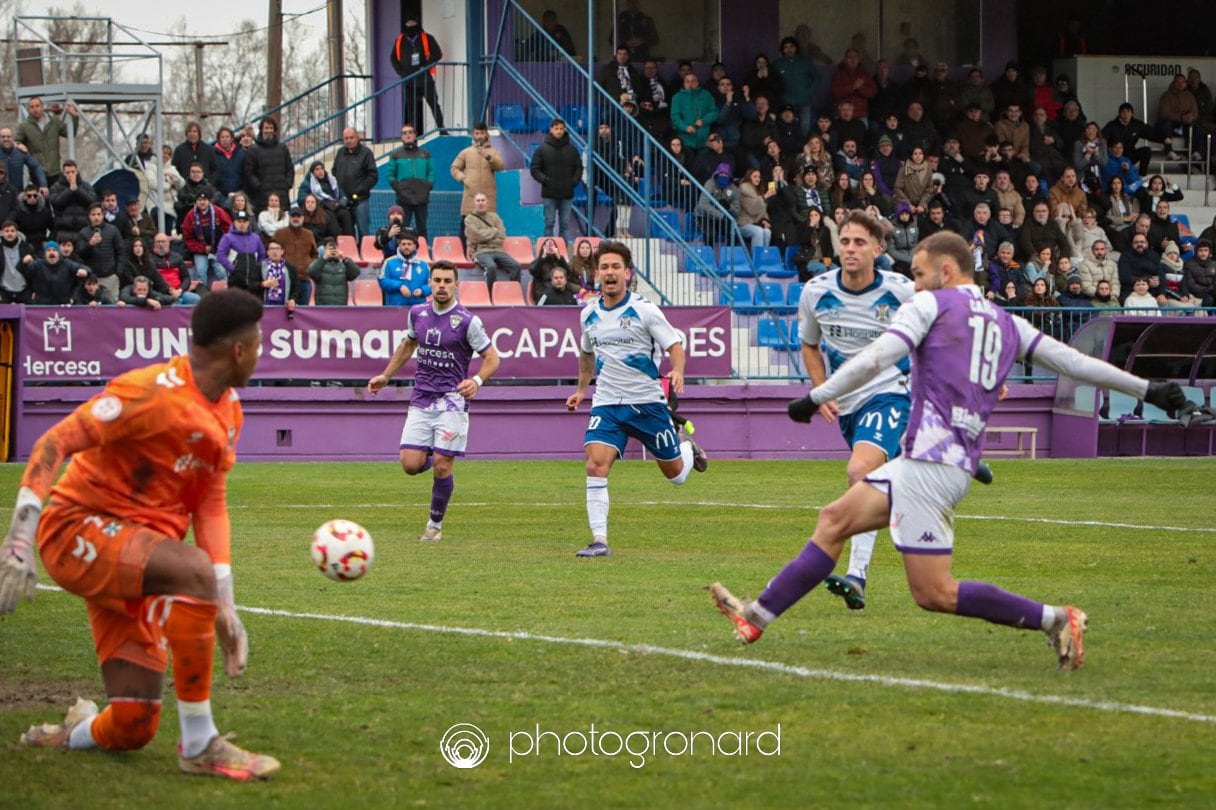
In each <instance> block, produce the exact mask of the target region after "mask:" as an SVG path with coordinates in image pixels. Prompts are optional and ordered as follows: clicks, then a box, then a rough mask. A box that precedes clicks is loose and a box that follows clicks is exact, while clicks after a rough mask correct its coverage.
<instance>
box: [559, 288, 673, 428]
mask: <svg viewBox="0 0 1216 810" xmlns="http://www.w3.org/2000/svg"><path fill="white" fill-rule="evenodd" d="M579 320H580V323H581V325H582V330H583V334H582V340H581V343H580V347H581V348H582V350H583V352H584V353H585V354H594V355H595V376H596V383H595V396H594V397H593V398H592V400H591V405H592V407H596V406H599V405H636V404H639V403H644V402H666V401H667V398H666V396H664V394H663V386H662V385H661V384H660V383H659V364H660V363H662V362H663V354H664V352H666V351H667V349H669V348H671V346H672V345H674V344H676V343H679V342H680V333H679V332H677V331H676V329H675V327H673V326H672V325H671V324H670V323H668V322H667V318H666V316H664V315H663V312H662V310H660V309H659V308H658V307H657V306H655V305H654V304H652V303H650V302H649V301H647V300H646V299H645V298H643V297H642V296H640V295H638V294H637V293H634V292H630V293H626V294H625V298H624V299H622V300H621V301H620V303H618V304H617V305H616V306H614V307H611V308H609V307H605V306H604V302H603V299H597V300H596V301H595V303H593V304H589V305H588V306H586V307H584V308H583V311H582V313H581V315H580V317H579Z"/></svg>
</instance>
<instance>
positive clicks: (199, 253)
mask: <svg viewBox="0 0 1216 810" xmlns="http://www.w3.org/2000/svg"><path fill="white" fill-rule="evenodd" d="M231 227H232V217H230V216H228V212H227V211H225V210H224V209H223V208H220V207H219V206H218V205H212V204H211V195H210V194H209V193H206V192H200V193H199V195H198V198H197V199H196V200H195V201H194V207H193V208H191V209H190V210H189V211H188V212H187V213H186V217H185V219H183V220H182V225H181V231H182V237H183V238H184V240H185V242H186V250H188V251H189V252H190V256H191V259H192V260H193V262H194V270H193V272H192V273H191V275H192V276H193V277H194V278H195V279H197V280H198V281H200V282H201V283H202V284H203V286H205V287H207V288H210V286H211V282H212V281H225V280H227V278H228V274H227V272H225V270H224V267H223V265H221V264H220V263H219V261H218V260H217V259H216V250H217V249H218V247H219V244H220V239H222V238H223V236H224V234H226V233H228V229H229V228H231Z"/></svg>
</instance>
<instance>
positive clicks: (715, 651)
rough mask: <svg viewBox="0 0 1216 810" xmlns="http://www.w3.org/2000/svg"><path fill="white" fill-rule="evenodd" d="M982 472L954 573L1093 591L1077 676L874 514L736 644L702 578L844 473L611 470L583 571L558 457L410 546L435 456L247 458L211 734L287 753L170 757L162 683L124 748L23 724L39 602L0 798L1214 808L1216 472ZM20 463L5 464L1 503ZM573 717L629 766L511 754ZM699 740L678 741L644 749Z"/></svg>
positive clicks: (1079, 594)
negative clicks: (466, 762) (233, 768)
mask: <svg viewBox="0 0 1216 810" xmlns="http://www.w3.org/2000/svg"><path fill="white" fill-rule="evenodd" d="M994 467H995V470H996V475H997V480H996V483H995V484H994V485H993V486H991V487H981V486H978V485H976V486H974V487H973V488H972V491H971V493H970V494H969V495H968V497H967V499H966V500H965V501H964V502H963V504H962V505H961V509H960V517H959V519H958V521H957V524H956V528H957V534H958V539H957V548H956V554H955V561H954V570H955V574H956V576H958V577H959V578H960V579H981V580H988V581H991V582H993V583H995V584H997V585H1000V586H1002V587H1004V588H1007V589H1009V590H1013V591H1017V592H1020V593H1023V594H1025V595H1027V596H1030V597H1031V598H1034V599H1038V600H1041V601H1045V602H1049V603H1054V604H1062V603H1065V602H1069V603H1074V604H1077V605H1079V606H1081V607H1083V608H1084V609H1085V610H1086V611H1088V613H1089V615H1090V633H1089V635H1088V636H1087V663H1086V665H1085V666H1084V667H1083V668H1082V669H1080V670H1078V671H1076V672H1071V673H1059V672H1056V671H1055V667H1054V659H1053V656H1052V653H1051V651H1050V650H1049V649H1048V648H1047V645H1046V643H1045V640H1044V636H1043V635H1042V634H1041V633H1039V632H1022V631H1015V630H1011V629H1008V628H1004V627H995V626H991V625H988V624H985V623H983V622H980V621H976V620H972V619H961V618H956V617H952V616H943V615H936V614H929V613H926V612H923V611H921V610H919V609H918V608H917V607H916V606H915V604H914V603H913V601H912V599H911V597H910V596H909V594H908V588H907V585H906V584H905V582H904V579H903V573H902V568H901V566H900V562H899V558H898V555H896V554H895V553H894V552H893V550H892V549H891V547H890V543H889V540H888V538H887V534H886V533H885V532H883V533H882V534H881V535H880V538H879V545H878V549H877V552H876V555H875V561H874V565H873V568H872V571H871V578H870V588H869V594H868V596H869V606H868V607H867V609H866V610H865V611H862V612H860V613H850V612H849V611H847V610H845V608H844V606H843V604H842V603H841V602H840V601H839V600H837V599H836V598H835V597H832V596H831V595H829V594H827V593H826V592H824V591H822V590H821V589H817V590H816V591H814V592H812V593H811V594H810V595H809V596H808V597H807V598H806V599H805V600H804V601H803V602H802V603H800V604H799V605H797V606H796V607H794V608H793V609H792V610H791V611H790V612H789V613H787V614H786V615H785V616H784V617H783V618H782V619H781V620H780V621H779V622H777V623H776V624H774V625H773V626H772V627H771V628H770V630H769V631H768V632H767V633H766V635H765V637H764V638H763V639H762V640H761V641H760V642H759V643H758V644H757V645H755V646H753V647H747V648H745V647H742V646H741V645H740V644H738V642H736V641H735V640H734V639H733V638H732V636H731V632H730V627H729V624H728V622H727V621H726V620H725V619H724V618H723V617H722V616H721V615H719V614H718V613H717V611H716V610H715V609H714V607H713V605H712V602H711V601H710V598H709V596H708V594H707V593H706V591H704V590H703V588H704V586H705V585H707V584H708V583H710V582H712V581H714V580H716V579H720V580H722V581H723V582H725V583H726V584H727V585H728V586H729V587H731V588H732V589H733V590H735V592H736V593H741V594H743V595H747V596H754V595H755V594H756V593H757V592H758V591H759V590H760V589H761V588H762V587H763V586H764V584H765V583H766V582H767V581H768V579H769V578H770V577H771V576H772V575H773V574H775V573H776V572H777V570H778V569H779V568H780V567H781V566H782V565H783V564H784V563H785V562H786V561H787V560H788V559H790V558H791V557H792V556H794V554H796V553H797V551H798V549H799V548H801V546H802V544H803V543H804V542H805V540H806V538H807V537H808V536H809V535H810V531H811V528H812V527H813V525H814V521H815V517H816V511H815V510H816V508H817V507H819V506H822V505H824V504H826V503H828V502H830V501H831V500H832V499H833V498H834V497H835V496H837V495H838V494H839V493H840V492H841V491H842V489H843V486H844V464H843V463H841V462H758V461H751V462H749V461H713V462H712V463H711V465H710V468H709V471H708V472H707V473H706V474H704V475H694V476H693V477H692V479H691V480H690V481H689V482H688V484H687V485H685V486H684V487H680V488H676V487H672V486H670V485H669V484H667V483H665V482H664V481H663V480H662V477H661V475H660V474H659V472H658V470H657V469H655V466H654V464H653V463H643V462H628V463H622V464H618V465H617V467H616V468H615V470H614V471H613V474H612V477H611V484H610V493H611V498H612V513H611V519H610V535H611V541H612V547H613V549H614V551H615V556H614V557H612V558H610V559H598V560H581V559H576V558H575V557H574V555H573V552H574V551H575V550H576V549H577V548H579V547H580V546H582V545H583V544H585V543H586V542H587V540H588V537H587V534H588V532H587V525H586V517H585V512H584V501H583V470H582V465H581V464H578V463H569V462H560V463H559V462H553V463H550V462H518V463H511V462H476V461H461V462H459V463H458V464H457V465H456V492H455V496H454V498H453V501H452V506H451V508H450V509H449V512H448V516H447V520H446V521H445V525H444V540H443V542H441V543H438V544H433V545H432V544H420V543H418V542H417V540H416V538H417V536H418V534H419V533H420V532H421V530H422V529H423V527H424V524H425V521H426V513H427V506H428V503H429V498H430V478H429V477H418V478H406V477H405V476H403V475H402V474H401V472H400V470H399V469H398V468H397V466H396V465H395V464H391V463H382V464H302V463H300V464H245V465H240V466H238V468H237V470H236V471H235V472H234V473H233V476H232V479H231V481H230V488H229V493H230V502H231V506H232V520H233V528H234V545H235V549H234V557H235V560H234V568H235V572H236V587H237V601H238V603H239V604H240V605H242V606H244V607H247V608H251V609H255V610H249V611H247V612H246V613H245V614H244V619H245V622H246V626H247V627H248V629H249V634H250V638H251V647H252V653H251V661H250V666H249V669H248V671H247V673H246V674H245V676H244V677H242V678H241V679H239V680H236V681H229V680H227V679H226V678H224V677H223V675H222V674H220V673H219V671H218V665H217V675H216V681H215V688H214V693H213V696H212V704H213V706H214V709H215V713H216V719H217V723H218V725H219V727H220V729H221V731H230V730H231V731H236V732H238V734H239V736H238V738H237V742H238V744H242V745H245V746H246V747H248V748H250V749H252V750H256V751H265V752H266V753H271V754H274V755H275V756H277V757H278V758H280V759H281V760H282V763H283V769H282V772H281V773H280V774H279V775H278V776H277V777H276V778H275V779H274V780H273V781H271V782H268V783H262V784H246V785H238V784H230V783H225V782H222V781H220V780H207V779H199V778H192V777H187V776H183V775H181V774H179V773H178V772H177V764H176V760H175V745H176V740H177V717H176V711H175V707H174V701H173V700H172V696H171V687H169V686H168V685H167V686H166V701H165V710H164V714H163V716H162V723H161V730H160V734H159V735H158V736H157V739H156V740H155V741H154V742H153V743H152V745H150V746H149V747H148V748H146V749H144V750H142V751H138V752H133V753H129V754H123V755H111V754H106V753H101V752H97V751H91V752H64V751H45V750H31V749H28V748H26V747H24V746H22V745H20V744H19V743H18V736H19V735H20V733H21V732H22V731H24V730H25V728H26V727H27V726H28V725H30V724H31V723H35V722H41V721H47V720H57V719H58V718H60V717H61V716H62V713H63V710H64V708H65V707H66V706H67V705H68V704H69V703H70V702H71V700H72V699H73V698H74V697H75V696H76V695H83V696H86V697H91V698H93V699H96V700H99V701H100V700H101V699H102V692H101V683H100V676H99V674H98V671H97V667H96V663H95V661H94V658H93V654H92V646H91V642H90V638H89V635H88V629H87V626H86V623H85V618H84V607H83V604H82V602H81V601H80V600H79V599H77V598H76V597H73V596H71V595H69V594H66V593H63V592H57V591H53V590H44V591H41V592H40V593H39V595H38V599H37V601H36V603H35V604H33V605H26V604H22V605H21V606H20V608H19V609H18V610H17V612H16V613H15V614H13V615H11V616H7V617H2V618H0V650H2V651H3V654H2V655H0V757H2V760H3V763H4V765H3V775H0V806H3V807H13V808H17V807H21V808H41V807H53V808H57V807H63V808H86V807H87V808H99V809H100V808H129V807H132V806H143V805H144V804H145V803H146V802H147V801H149V800H152V801H154V802H155V804H156V805H157V806H162V807H175V808H208V809H211V808H215V809H218V808H253V807H257V808H262V807H277V808H350V807H357V808H360V810H365V809H370V808H406V807H437V808H452V807H488V808H537V807H575V806H577V805H580V804H581V805H587V806H593V807H595V808H597V810H598V808H615V807H622V808H625V807H649V808H660V807H680V808H685V807H696V806H706V805H710V804H713V805H716V806H721V807H740V808H742V807H763V808H777V807H812V806H825V805H826V806H833V805H837V806H839V805H846V804H848V805H852V806H856V807H946V806H956V805H980V806H990V807H1002V808H1007V807H1030V808H1037V807H1044V806H1049V805H1055V806H1061V807H1095V808H1110V807H1136V808H1139V807H1145V806H1150V805H1169V806H1176V807H1202V806H1209V807H1210V806H1214V805H1216V771H1214V770H1213V768H1212V763H1213V761H1216V689H1214V688H1213V683H1214V680H1213V679H1214V675H1213V673H1214V672H1216V633H1214V631H1216V621H1214V620H1213V612H1212V611H1213V608H1212V605H1213V597H1214V596H1216V576H1214V575H1216V497H1213V494H1212V484H1213V481H1214V480H1216V478H1214V477H1213V469H1214V468H1213V466H1212V462H1211V460H1209V459H1190V460H1187V459H1182V460H1138V459H1137V460H1099V461H1049V460H1045V461H1036V462H1012V461H1004V462H1001V461H997V462H994ZM20 471H21V470H20V467H18V466H14V465H10V466H7V467H4V468H0V483H2V484H3V491H4V492H8V493H10V495H11V494H12V493H15V491H16V487H17V481H18V478H19V476H20ZM6 500H7V498H6ZM335 517H345V518H349V519H352V520H356V521H358V522H360V523H362V524H363V525H364V526H366V527H367V528H368V529H369V530H370V531H371V533H372V536H373V537H374V538H375V541H376V552H377V558H376V562H375V566H374V568H373V570H372V571H371V573H370V574H369V575H368V576H367V577H366V578H364V579H363V580H361V581H359V582H355V583H349V584H338V583H333V582H330V581H328V580H326V579H325V578H323V577H322V576H321V575H320V573H318V572H317V571H316V570H315V569H314V568H313V567H312V564H311V561H310V559H309V553H308V544H309V538H310V536H311V533H312V530H313V529H314V528H315V527H316V526H317V525H319V524H320V523H322V522H323V521H324V520H327V519H329V518H335ZM7 519H8V513H7V510H5V512H4V513H3V514H0V520H7ZM846 553H847V552H846ZM838 570H839V569H838ZM41 576H42V582H43V583H46V582H47V580H46V577H45V574H42V575H41ZM341 618H358V619H365V620H372V621H364V622H359V623H356V622H351V621H341V620H339V619H341ZM377 621H379V622H380V623H376V622H377ZM462 629H463V630H478V631H487V632H485V633H480V634H478V633H468V632H458V630H462ZM456 723H472V724H475V725H476V726H478V727H479V728H480V729H481V730H482V731H483V732H484V733H485V734H486V735H487V736H488V738H489V740H490V748H489V753H488V755H487V757H486V759H485V761H484V762H483V763H482V764H481V765H480V766H479V767H476V768H471V769H457V768H454V767H451V766H450V765H448V764H447V763H446V762H445V761H444V759H443V758H442V757H441V756H440V738H441V737H442V736H443V734H444V732H445V730H447V729H448V728H449V727H450V726H452V725H453V724H456ZM593 724H594V726H595V728H596V730H597V732H599V733H600V734H601V735H603V734H604V733H605V732H612V733H615V734H618V735H620V738H618V739H621V740H623V739H624V738H625V736H626V735H627V734H629V733H630V732H634V731H646V732H658V733H659V734H660V736H659V737H653V736H651V737H647V738H646V739H647V740H656V741H657V742H656V743H655V744H654V747H653V748H648V750H647V751H646V752H644V754H643V755H642V756H640V757H638V756H632V755H630V753H629V750H633V749H628V750H623V751H622V752H621V753H620V754H618V755H616V756H610V755H609V754H608V753H606V752H605V750H607V751H609V752H610V751H611V749H612V748H614V747H616V746H617V740H616V739H614V738H612V736H611V735H609V736H608V737H603V736H601V737H600V743H601V746H600V748H599V749H598V750H599V751H600V753H597V754H592V753H590V752H584V753H582V755H576V753H575V752H576V751H577V750H578V745H579V739H580V737H579V736H577V735H574V736H569V737H566V738H565V746H566V750H564V751H562V752H561V753H559V750H558V746H557V744H556V743H555V742H554V740H555V737H545V738H542V739H541V749H540V753H539V755H536V754H533V755H529V756H524V755H522V750H523V748H524V747H525V746H526V745H527V744H528V742H531V740H530V739H529V738H528V737H526V736H525V735H526V734H527V733H528V732H531V734H532V735H533V736H535V733H536V730H537V728H538V727H539V730H540V731H542V732H544V731H551V732H555V733H556V735H567V734H569V733H571V732H581V735H582V737H581V738H582V739H584V740H585V739H587V737H588V732H589V730H590V728H591V726H592V725H593ZM778 725H780V732H781V736H780V742H781V749H780V755H773V753H772V750H771V749H772V737H771V736H770V737H768V738H766V741H765V742H763V743H762V746H763V747H764V748H765V749H766V750H767V751H768V754H769V755H765V754H763V753H759V752H757V751H756V750H755V749H754V748H753V749H752V750H750V752H749V753H748V755H746V756H741V755H734V753H733V751H732V750H728V749H731V748H732V747H733V745H732V743H731V740H732V739H733V738H732V737H731V736H730V735H731V734H732V733H736V732H738V733H740V734H743V733H746V732H748V731H752V732H757V733H758V732H765V731H768V732H773V731H775V730H776V729H777V727H778ZM695 732H706V734H703V735H701V736H700V737H695V738H693V743H694V747H693V751H692V753H691V754H689V753H683V754H680V755H676V754H669V753H667V752H666V751H664V750H663V747H664V745H665V744H666V746H667V747H668V748H670V749H672V750H674V751H676V752H679V751H680V748H681V740H682V739H685V740H686V739H688V735H692V734H694V733H695ZM512 734H515V735H516V736H515V737H514V739H513V738H512V737H511V735H512ZM679 735H684V736H683V737H681V736H679ZM709 735H712V736H713V737H714V738H715V745H716V744H717V743H718V742H722V741H724V742H722V744H723V746H724V747H723V748H722V749H718V748H716V747H715V748H714V749H712V750H711V749H710V748H709V747H708V745H707V744H706V741H707V739H708V738H709ZM722 735H726V736H722ZM512 742H514V744H515V748H516V749H517V750H519V751H520V752H521V755H520V756H514V757H512V754H511V748H512V745H511V743H512ZM642 742H643V738H641V737H635V738H633V743H632V745H633V746H634V749H637V748H640V747H641V744H642ZM655 748H657V749H658V750H657V751H655V750H654V749H655ZM639 760H642V761H641V762H639ZM639 764H640V765H641V767H635V766H637V765H639Z"/></svg>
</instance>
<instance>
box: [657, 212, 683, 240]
mask: <svg viewBox="0 0 1216 810" xmlns="http://www.w3.org/2000/svg"><path fill="white" fill-rule="evenodd" d="M651 216H652V218H651V220H650V235H651V236H654V237H657V238H659V239H670V238H671V234H672V233H675V234H677V235H678V234H679V233H680V215H679V214H677V213H676V212H675V211H652V212H651ZM659 220H662V221H663V222H666V223H667V224H668V226H670V228H671V231H670V232H669V231H667V230H666V229H665V228H663V227H662V226H661V225H659V222H658V221H659Z"/></svg>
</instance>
